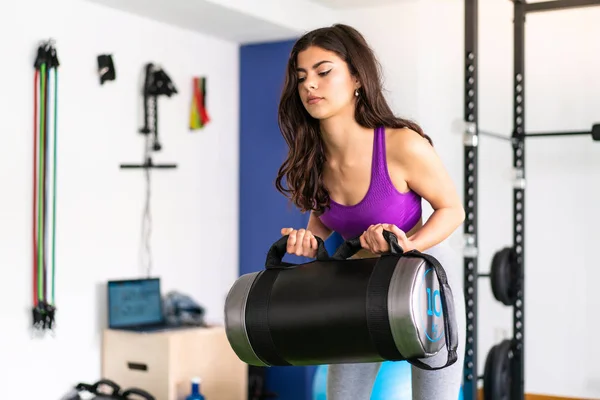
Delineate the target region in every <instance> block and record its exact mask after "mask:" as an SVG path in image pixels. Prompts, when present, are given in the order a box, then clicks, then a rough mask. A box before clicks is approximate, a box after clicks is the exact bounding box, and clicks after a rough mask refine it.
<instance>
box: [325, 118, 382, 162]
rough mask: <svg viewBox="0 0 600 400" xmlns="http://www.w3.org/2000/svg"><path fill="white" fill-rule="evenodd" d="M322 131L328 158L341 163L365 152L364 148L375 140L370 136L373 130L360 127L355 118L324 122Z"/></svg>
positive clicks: (334, 119) (331, 119) (330, 119)
mask: <svg viewBox="0 0 600 400" xmlns="http://www.w3.org/2000/svg"><path fill="white" fill-rule="evenodd" d="M320 129H321V136H322V138H323V142H324V144H325V154H326V156H327V158H328V159H330V160H336V161H337V162H340V163H344V162H345V161H346V160H348V159H351V158H353V157H354V154H356V153H357V152H360V151H361V150H364V146H365V145H367V143H371V142H372V140H373V137H372V135H370V133H372V131H373V130H372V129H370V128H365V127H363V126H361V125H359V124H358V122H356V120H354V118H351V119H348V118H336V117H333V118H329V119H327V120H322V121H321V123H320ZM367 148H369V147H367Z"/></svg>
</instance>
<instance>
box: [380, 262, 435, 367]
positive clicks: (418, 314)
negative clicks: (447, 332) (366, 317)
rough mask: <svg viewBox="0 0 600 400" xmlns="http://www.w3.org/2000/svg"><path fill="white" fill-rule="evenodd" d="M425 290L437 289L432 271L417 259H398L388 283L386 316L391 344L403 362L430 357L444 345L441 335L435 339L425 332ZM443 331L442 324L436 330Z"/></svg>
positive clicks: (428, 322)
mask: <svg viewBox="0 0 600 400" xmlns="http://www.w3.org/2000/svg"><path fill="white" fill-rule="evenodd" d="M424 285H426V286H424ZM427 287H430V288H432V289H434V290H435V289H436V288H437V289H439V283H438V282H437V276H436V274H435V271H434V270H433V269H432V268H428V265H427V262H426V261H425V260H423V259H422V258H419V257H403V258H401V259H400V260H399V261H398V265H396V268H395V270H394V274H393V275H392V278H391V279H390V287H389V292H388V315H389V321H390V329H391V331H392V337H393V338H394V343H395V344H396V346H397V348H398V349H399V350H400V352H401V353H402V355H403V356H404V357H405V358H415V357H417V358H423V357H430V356H433V355H435V354H437V353H438V352H439V351H440V350H441V349H442V347H443V346H444V344H445V340H444V336H443V334H442V335H441V337H439V332H438V335H436V336H435V337H434V336H433V335H431V332H428V330H430V329H431V320H430V318H428V316H427V311H428V310H427V308H428V304H427V300H428V299H427V291H426V288H427ZM424 297H425V298H424ZM442 320H443V319H442ZM443 328H444V326H443V323H442V324H441V326H440V327H439V329H442V332H443Z"/></svg>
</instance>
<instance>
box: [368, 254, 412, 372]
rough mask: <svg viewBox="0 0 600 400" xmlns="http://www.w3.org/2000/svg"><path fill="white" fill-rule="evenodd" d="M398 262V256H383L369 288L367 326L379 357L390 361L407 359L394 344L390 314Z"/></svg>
mask: <svg viewBox="0 0 600 400" xmlns="http://www.w3.org/2000/svg"><path fill="white" fill-rule="evenodd" d="M398 260H399V257H398V255H387V254H384V255H382V256H381V257H380V258H379V260H378V261H377V263H376V264H375V267H374V268H373V272H372V273H371V278H370V279H369V283H368V286H367V326H368V327H369V332H370V333H371V340H372V341H373V345H374V346H375V348H376V349H377V352H378V353H379V355H381V357H383V358H384V359H386V360H390V361H402V360H404V359H405V357H403V356H402V354H400V352H399V351H398V347H397V346H396V343H395V342H394V336H393V335H392V329H391V327H390V318H389V313H388V292H389V288H390V280H391V278H392V275H393V274H394V270H395V266H396V264H398Z"/></svg>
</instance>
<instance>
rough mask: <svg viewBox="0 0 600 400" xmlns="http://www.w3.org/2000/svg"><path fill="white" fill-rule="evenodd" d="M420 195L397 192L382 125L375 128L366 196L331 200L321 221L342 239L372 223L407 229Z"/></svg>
mask: <svg viewBox="0 0 600 400" xmlns="http://www.w3.org/2000/svg"><path fill="white" fill-rule="evenodd" d="M421 212H422V209H421V196H419V195H418V194H416V193H415V192H414V191H412V190H411V191H408V192H406V193H401V192H399V191H398V190H397V189H396V187H395V186H394V184H393V183H392V180H391V179H390V176H389V172H388V168H387V160H386V153H385V128H384V127H377V128H376V129H375V137H374V140H373V161H372V164H371V183H370V186H369V190H368V191H367V194H366V195H365V197H364V198H363V199H362V200H361V201H360V202H359V203H358V204H355V205H351V206H345V205H342V204H339V203H336V202H335V201H334V200H333V199H330V208H329V209H326V210H325V212H324V213H323V214H322V215H321V216H320V219H321V222H323V224H325V226H327V227H328V228H329V229H332V230H333V231H335V232H337V233H339V234H340V235H341V236H342V237H343V238H344V240H347V239H351V238H354V237H356V236H359V235H361V234H362V233H363V232H364V231H366V230H367V229H368V228H369V226H371V225H375V224H380V223H383V224H394V225H396V226H397V227H398V228H400V229H401V230H402V231H404V232H408V231H410V230H411V229H412V228H413V227H414V226H415V225H416V224H417V223H418V222H419V220H420V219H421Z"/></svg>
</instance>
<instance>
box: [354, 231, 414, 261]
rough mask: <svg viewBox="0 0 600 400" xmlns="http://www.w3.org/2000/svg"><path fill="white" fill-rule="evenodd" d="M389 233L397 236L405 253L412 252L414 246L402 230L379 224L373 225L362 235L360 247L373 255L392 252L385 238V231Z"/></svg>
mask: <svg viewBox="0 0 600 400" xmlns="http://www.w3.org/2000/svg"><path fill="white" fill-rule="evenodd" d="M384 230H386V231H389V232H391V233H393V234H394V235H396V237H397V238H398V244H399V245H400V247H402V250H403V251H410V250H412V244H411V242H410V240H409V239H408V238H407V237H406V233H404V232H403V231H401V230H400V228H398V227H397V226H396V225H393V224H377V225H371V226H370V227H369V229H367V230H366V231H365V232H364V233H363V234H362V235H360V245H361V246H362V248H363V249H366V250H368V251H370V252H371V253H373V254H382V253H386V252H388V251H390V246H389V245H388V243H387V241H386V240H385V238H384V237H383V231H384Z"/></svg>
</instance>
